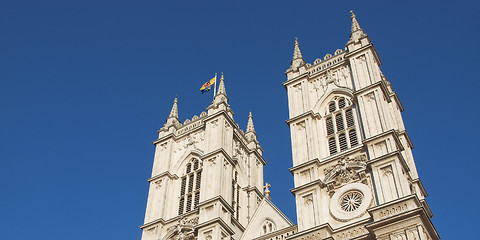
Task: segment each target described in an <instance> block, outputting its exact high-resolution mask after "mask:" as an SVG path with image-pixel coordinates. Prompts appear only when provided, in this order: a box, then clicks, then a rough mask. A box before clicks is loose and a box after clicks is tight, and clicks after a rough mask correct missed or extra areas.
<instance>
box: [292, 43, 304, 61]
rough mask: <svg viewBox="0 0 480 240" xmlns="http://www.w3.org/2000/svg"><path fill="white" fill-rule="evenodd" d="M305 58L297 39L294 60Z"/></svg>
mask: <svg viewBox="0 0 480 240" xmlns="http://www.w3.org/2000/svg"><path fill="white" fill-rule="evenodd" d="M298 58H303V57H302V52H301V51H300V47H299V45H298V38H295V48H294V49H293V60H295V59H298Z"/></svg>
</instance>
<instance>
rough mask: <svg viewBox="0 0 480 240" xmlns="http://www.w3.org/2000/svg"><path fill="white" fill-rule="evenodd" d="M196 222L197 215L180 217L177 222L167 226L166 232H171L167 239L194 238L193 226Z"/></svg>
mask: <svg viewBox="0 0 480 240" xmlns="http://www.w3.org/2000/svg"><path fill="white" fill-rule="evenodd" d="M197 224H198V217H193V218H182V219H180V220H179V221H178V224H176V225H174V226H171V227H169V228H167V231H168V232H172V234H171V235H170V237H169V238H168V240H194V239H196V237H195V235H194V226H195V225H197Z"/></svg>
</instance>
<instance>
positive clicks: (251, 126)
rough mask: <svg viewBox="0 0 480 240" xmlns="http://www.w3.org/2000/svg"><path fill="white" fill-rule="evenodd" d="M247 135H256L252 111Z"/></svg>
mask: <svg viewBox="0 0 480 240" xmlns="http://www.w3.org/2000/svg"><path fill="white" fill-rule="evenodd" d="M246 133H255V127H254V126H253V118H252V111H250V114H249V115H248V123H247V132H246Z"/></svg>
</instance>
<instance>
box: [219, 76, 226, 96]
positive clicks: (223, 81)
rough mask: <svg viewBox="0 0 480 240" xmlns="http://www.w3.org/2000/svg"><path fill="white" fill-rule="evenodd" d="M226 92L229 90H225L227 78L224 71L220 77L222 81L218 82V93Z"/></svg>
mask: <svg viewBox="0 0 480 240" xmlns="http://www.w3.org/2000/svg"><path fill="white" fill-rule="evenodd" d="M220 94H224V95H227V91H226V90H225V80H224V78H223V72H222V76H221V77H220V83H219V84H218V91H217V95H220Z"/></svg>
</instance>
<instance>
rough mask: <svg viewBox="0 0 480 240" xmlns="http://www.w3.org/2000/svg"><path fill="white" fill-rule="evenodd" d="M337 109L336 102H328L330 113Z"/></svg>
mask: <svg viewBox="0 0 480 240" xmlns="http://www.w3.org/2000/svg"><path fill="white" fill-rule="evenodd" d="M335 110H336V107H335V102H332V103H330V104H328V111H329V112H330V113H332V112H335Z"/></svg>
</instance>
